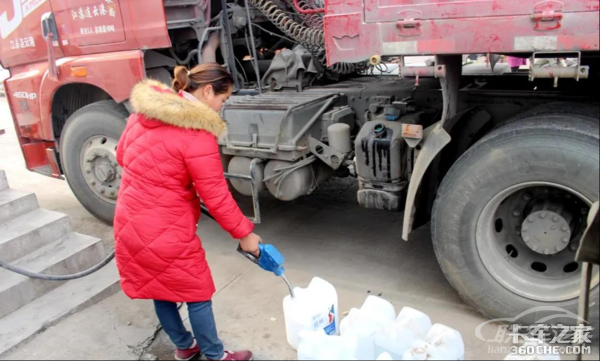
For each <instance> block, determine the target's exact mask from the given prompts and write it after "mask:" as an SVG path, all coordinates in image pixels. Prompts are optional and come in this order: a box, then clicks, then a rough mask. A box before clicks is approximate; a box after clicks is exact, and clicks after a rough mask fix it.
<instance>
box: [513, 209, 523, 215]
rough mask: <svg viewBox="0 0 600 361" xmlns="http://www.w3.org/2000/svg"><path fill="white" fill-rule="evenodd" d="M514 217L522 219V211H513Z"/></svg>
mask: <svg viewBox="0 0 600 361" xmlns="http://www.w3.org/2000/svg"><path fill="white" fill-rule="evenodd" d="M513 215H514V216H515V217H521V211H520V210H518V209H515V210H514V211H513Z"/></svg>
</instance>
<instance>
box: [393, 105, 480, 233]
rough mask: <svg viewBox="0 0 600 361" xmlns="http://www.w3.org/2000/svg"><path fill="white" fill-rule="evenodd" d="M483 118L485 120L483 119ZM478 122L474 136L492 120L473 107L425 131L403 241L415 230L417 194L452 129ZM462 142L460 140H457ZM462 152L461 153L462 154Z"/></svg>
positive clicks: (414, 170)
mask: <svg viewBox="0 0 600 361" xmlns="http://www.w3.org/2000/svg"><path fill="white" fill-rule="evenodd" d="M482 116H483V118H482ZM469 120H472V121H476V123H477V124H473V126H474V127H473V128H472V129H470V131H471V132H472V133H474V134H476V133H479V131H480V130H481V129H483V128H484V127H485V125H486V124H487V122H488V121H489V120H491V117H490V115H489V113H487V112H486V111H483V110H481V109H478V108H475V107H472V108H469V109H466V110H464V111H462V112H460V113H458V114H456V115H455V116H453V117H451V118H449V119H448V120H447V121H445V122H443V121H439V122H437V123H435V124H433V125H431V126H430V127H429V128H427V129H425V131H424V139H425V140H424V143H423V147H422V148H421V150H420V151H419V153H418V154H417V160H416V162H415V166H414V168H413V172H412V175H411V178H410V183H409V186H408V192H407V196H406V207H405V212H404V226H403V228H402V239H403V240H405V241H408V236H409V235H410V233H411V232H412V230H413V225H414V221H415V214H416V207H415V202H416V200H417V194H418V192H419V188H420V187H421V183H422V182H423V179H424V177H425V175H426V173H427V171H428V170H429V168H430V167H431V164H432V163H433V162H434V160H435V159H436V157H437V156H438V155H439V154H440V152H441V151H442V150H443V149H444V148H446V146H448V144H450V143H451V142H452V135H451V134H452V129H453V128H454V126H455V125H456V124H458V123H459V122H463V121H469ZM457 141H460V140H457ZM461 148H465V149H461V150H462V152H464V151H465V150H466V148H468V145H467V144H462V147H461ZM462 152H461V153H462Z"/></svg>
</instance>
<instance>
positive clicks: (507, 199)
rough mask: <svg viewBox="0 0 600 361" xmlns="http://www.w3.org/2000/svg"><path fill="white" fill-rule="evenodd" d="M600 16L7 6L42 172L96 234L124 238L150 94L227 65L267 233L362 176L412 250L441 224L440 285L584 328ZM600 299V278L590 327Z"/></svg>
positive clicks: (477, 5) (579, 1)
mask: <svg viewBox="0 0 600 361" xmlns="http://www.w3.org/2000/svg"><path fill="white" fill-rule="evenodd" d="M599 9H600V4H599V1H598V0H570V1H558V0H503V1H501V0H325V1H323V0H311V1H309V0H239V1H225V0H213V1H208V0H7V1H2V2H1V3H0V35H1V40H0V61H1V64H2V66H3V67H4V68H7V69H9V70H10V74H11V76H10V78H9V79H7V80H6V81H5V82H4V85H5V88H6V93H7V99H8V102H9V104H10V109H11V111H12V115H13V119H14V124H15V127H16V130H17V134H18V137H19V140H20V144H21V148H22V150H23V154H24V157H25V160H26V163H27V167H28V168H29V169H30V170H31V171H34V172H38V173H42V174H45V175H48V176H52V177H56V178H63V177H65V178H66V180H67V181H68V182H69V185H70V186H71V188H72V189H73V192H74V193H75V195H76V196H77V198H78V199H79V200H80V202H81V203H82V204H83V206H85V208H86V209H88V210H89V211H90V212H91V213H92V214H94V215H95V216H97V217H98V218H99V219H102V220H104V221H106V222H111V221H112V217H113V212H114V206H115V202H116V199H117V197H118V190H119V181H120V174H121V169H120V168H119V166H118V165H117V163H116V159H115V148H116V145H117V142H118V139H119V137H120V134H121V132H122V131H123V129H124V127H125V123H126V118H127V116H128V114H129V112H130V107H129V103H128V98H129V94H130V90H131V88H132V87H133V86H134V84H136V83H137V82H139V81H140V80H142V79H145V78H154V79H157V80H160V81H163V82H166V83H168V82H169V81H170V79H171V74H172V70H173V68H174V67H175V66H177V65H186V66H189V67H192V66H194V65H196V64H199V63H202V62H209V61H210V62H219V63H221V64H224V65H225V66H226V67H227V68H228V69H229V70H230V72H231V73H232V75H233V76H234V78H235V81H236V84H235V89H234V90H235V96H234V97H232V99H231V100H230V102H229V103H228V104H227V105H226V107H225V108H224V110H223V117H224V119H225V120H226V121H227V123H228V127H229V133H228V135H227V137H225V138H223V139H221V140H220V145H221V149H222V153H223V163H224V166H225V167H226V170H227V171H228V176H229V177H230V180H231V184H232V189H235V190H236V191H237V192H239V193H241V194H244V195H247V196H252V197H253V198H254V200H255V203H254V205H255V212H256V215H255V218H254V220H255V221H257V222H259V221H260V214H259V211H260V208H259V203H258V194H259V193H260V192H261V191H262V192H263V193H265V194H266V193H267V192H268V193H270V194H271V196H273V197H275V198H278V199H280V200H282V201H291V200H294V199H296V198H298V197H301V196H303V195H306V194H310V193H311V192H312V191H314V190H315V189H316V187H317V186H318V185H319V184H320V183H322V182H324V181H327V180H329V179H331V178H333V177H355V178H356V179H357V183H358V191H357V200H358V203H359V204H360V205H362V206H364V207H367V208H375V209H380V210H384V211H393V212H401V211H404V216H403V217H404V231H403V234H402V235H398V237H399V238H400V237H402V238H403V239H405V240H408V239H409V236H410V234H411V231H412V230H413V229H414V228H415V227H417V226H420V225H422V224H425V223H426V222H428V221H430V222H431V227H432V236H433V244H434V249H435V252H436V255H437V258H438V260H439V263H440V266H441V268H442V270H443V271H444V273H445V274H446V276H447V278H448V280H449V281H450V283H451V284H452V285H453V286H454V287H455V288H456V290H457V291H458V292H459V293H460V294H461V296H462V297H463V298H464V299H465V300H466V301H467V302H468V303H469V304H471V305H473V306H474V307H476V308H477V309H478V310H480V311H481V312H482V313H483V314H485V315H486V316H488V317H491V318H506V317H515V316H517V315H520V314H521V313H522V312H524V311H527V310H529V309H531V308H532V307H535V306H559V307H563V308H565V309H567V310H569V311H573V312H576V309H577V299H578V294H579V279H580V274H581V270H580V268H579V267H580V266H579V264H578V263H576V262H574V256H575V251H576V250H577V248H578V245H579V242H580V240H581V236H582V232H583V230H584V229H585V228H586V216H587V214H588V212H589V208H590V205H591V204H592V203H593V202H595V201H597V200H598V198H599V193H600V192H599V184H598V183H599V181H598V178H599V168H600V166H599V134H598V133H599V131H598V129H599V118H600V116H599V107H598V87H597V84H598V83H597V79H598V74H599V73H598V71H599V69H600V67H599V65H600V64H599V49H600V44H599V33H600V31H599ZM414 56H428V57H430V58H431V59H428V60H427V61H425V62H421V63H420V64H419V62H417V64H415V61H414V58H412V57H414ZM473 59H479V60H482V59H483V61H484V63H481V62H477V61H471V60H473ZM515 64H516V65H515ZM519 65H523V66H521V67H519ZM394 69H395V70H394ZM390 73H392V75H390ZM401 261H402V260H399V262H401ZM598 281H599V274H598V270H597V269H596V270H595V273H594V275H593V282H592V283H593V290H592V304H593V305H594V307H593V309H592V312H593V313H592V319H598V313H597V312H598V304H599V302H598V301H599V300H598V293H599V291H598ZM540 312H542V311H540ZM542 313H543V312H542ZM541 316H543V315H542V314H540V313H539V312H538V313H536V314H529V315H527V316H524V317H523V318H522V320H521V321H522V322H533V321H535V320H537V319H539V318H540V317H541Z"/></svg>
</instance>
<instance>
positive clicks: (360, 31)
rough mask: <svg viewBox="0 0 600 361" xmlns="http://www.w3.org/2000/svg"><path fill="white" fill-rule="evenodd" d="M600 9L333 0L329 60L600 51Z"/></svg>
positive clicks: (588, 0)
mask: <svg viewBox="0 0 600 361" xmlns="http://www.w3.org/2000/svg"><path fill="white" fill-rule="evenodd" d="M440 9H442V10H440ZM449 9H450V10H449ZM453 9H454V10H453ZM599 9H600V1H599V0H572V1H565V2H561V1H555V0H518V1H515V0H504V1H492V0H461V1H456V0H447V1H441V0H437V1H433V0H404V1H397V0H394V1H392V0H364V2H363V3H359V2H358V1H356V0H351V1H342V0H329V1H328V2H327V15H326V17H325V37H326V39H325V42H326V46H327V54H328V61H329V64H330V65H331V64H334V63H338V62H357V61H363V60H366V59H369V58H370V57H371V56H373V55H429V54H431V55H433V54H469V53H499V54H509V53H531V52H535V51H555V52H560V51H598V50H600V44H599V34H600V26H599V21H600V17H599ZM373 19H377V22H371V20H373Z"/></svg>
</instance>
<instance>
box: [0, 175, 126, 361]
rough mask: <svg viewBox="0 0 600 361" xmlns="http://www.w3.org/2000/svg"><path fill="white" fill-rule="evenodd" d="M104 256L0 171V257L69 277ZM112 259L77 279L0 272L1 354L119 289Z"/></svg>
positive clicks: (93, 241)
mask: <svg viewBox="0 0 600 361" xmlns="http://www.w3.org/2000/svg"><path fill="white" fill-rule="evenodd" d="M105 257H106V253H105V251H104V246H103V244H102V241H101V240H99V239H97V238H93V237H89V236H85V235H82V234H78V233H75V232H73V231H72V229H71V222H70V220H69V217H68V216H67V215H65V214H62V213H58V212H53V211H49V210H45V209H41V208H39V205H38V201H37V198H36V196H35V194H33V193H25V192H20V191H16V190H13V189H10V188H9V187H8V182H7V180H6V175H5V173H4V171H2V170H0V259H2V260H3V261H6V262H10V263H11V264H13V265H15V266H17V267H20V268H23V269H26V270H28V271H31V272H36V273H45V274H56V275H60V274H73V273H77V272H81V271H84V270H86V269H88V268H90V267H92V266H94V265H96V264H98V263H100V261H102V260H103V259H104V258H105ZM118 281H119V276H118V273H117V270H116V267H115V264H114V261H113V262H112V263H110V264H109V265H107V266H106V267H104V269H102V270H100V271H98V272H96V273H94V274H92V275H90V276H88V277H85V278H82V279H79V280H74V281H69V282H52V281H41V280H34V279H31V278H28V277H25V276H21V275H18V274H16V273H12V272H9V271H7V270H5V269H3V268H0V355H2V354H4V353H6V352H7V351H9V350H11V349H12V348H14V347H15V346H17V345H19V344H20V343H22V342H24V341H27V340H28V339H30V338H31V337H32V336H34V335H36V334H37V333H39V332H41V331H43V330H45V329H46V328H48V327H50V326H52V325H54V324H56V323H57V322H58V321H60V320H61V319H62V318H64V317H66V316H69V315H71V314H73V313H74V312H77V311H78V310H81V309H83V308H85V307H88V306H90V305H93V304H95V303H97V302H99V301H101V300H102V299H104V298H106V297H108V296H110V295H112V294H114V293H115V292H117V291H118V290H119V284H118Z"/></svg>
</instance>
